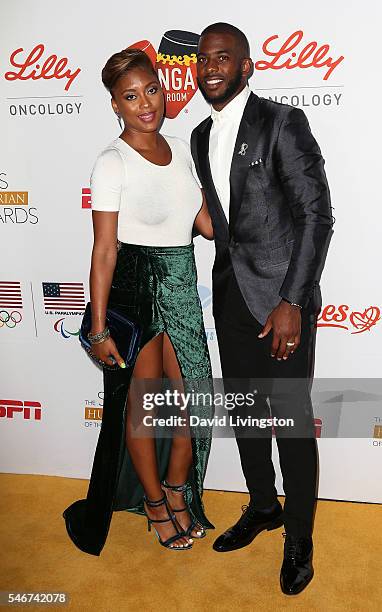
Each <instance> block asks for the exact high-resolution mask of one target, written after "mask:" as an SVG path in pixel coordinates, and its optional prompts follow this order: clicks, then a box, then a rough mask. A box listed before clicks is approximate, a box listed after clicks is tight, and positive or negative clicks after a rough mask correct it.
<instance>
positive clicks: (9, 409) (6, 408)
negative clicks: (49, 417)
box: [0, 400, 41, 421]
mask: <svg viewBox="0 0 382 612" xmlns="http://www.w3.org/2000/svg"><path fill="white" fill-rule="evenodd" d="M15 414H22V415H23V416H22V417H17V418H23V419H26V420H30V419H31V418H32V419H34V420H35V421H41V404H40V402H29V401H25V402H21V401H19V400H0V418H6V419H13V418H14V415H15Z"/></svg>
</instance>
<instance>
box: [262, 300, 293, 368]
mask: <svg viewBox="0 0 382 612" xmlns="http://www.w3.org/2000/svg"><path fill="white" fill-rule="evenodd" d="M271 329H273V340H272V348H271V357H277V359H278V360H279V361H280V360H281V359H288V357H289V355H290V354H291V353H294V351H295V350H296V349H297V347H298V345H299V344H300V336H301V312H300V308H299V307H298V306H292V304H289V303H288V302H286V301H285V300H281V302H280V304H279V305H278V306H276V308H274V309H273V310H272V312H271V313H270V315H269V316H268V318H267V321H266V323H265V325H264V327H263V329H262V331H261V333H260V334H259V335H258V338H264V337H265V336H266V335H267V334H269V332H270V331H271ZM292 342H293V343H294V344H293V345H292V344H290V343H292ZM287 343H288V345H289V346H287Z"/></svg>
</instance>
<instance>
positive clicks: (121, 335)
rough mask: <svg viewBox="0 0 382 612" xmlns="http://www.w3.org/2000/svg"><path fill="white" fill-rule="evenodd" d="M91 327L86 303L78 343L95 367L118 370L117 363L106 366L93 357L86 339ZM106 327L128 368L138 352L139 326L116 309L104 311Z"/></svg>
mask: <svg viewBox="0 0 382 612" xmlns="http://www.w3.org/2000/svg"><path fill="white" fill-rule="evenodd" d="M91 325H92V315H91V303H90V302H88V303H87V304H86V308H85V312H84V316H83V319H82V324H81V328H80V333H79V341H80V342H81V345H82V346H83V348H84V349H85V350H86V352H87V353H88V354H89V356H90V357H91V358H92V360H93V361H94V362H95V363H96V364H97V365H99V366H101V367H102V368H104V369H105V370H120V367H119V365H118V363H117V362H115V363H114V364H113V365H107V364H106V363H104V362H103V361H101V360H100V359H97V357H95V355H93V354H92V353H91V350H92V345H91V344H90V341H89V338H88V333H89V332H90V329H91ZM106 325H107V327H108V328H109V330H110V336H111V338H112V339H113V340H114V342H115V344H116V347H117V350H118V352H119V354H120V355H121V357H122V359H123V360H124V362H125V363H126V367H129V366H130V365H131V364H132V363H133V362H134V360H135V358H136V355H137V352H138V347H139V340H140V337H141V329H140V327H139V325H138V324H137V323H136V322H134V321H131V320H130V319H128V318H127V317H126V316H125V315H124V314H122V313H121V312H119V311H118V310H117V309H116V308H107V309H106ZM112 359H113V358H112ZM113 360H114V359H113Z"/></svg>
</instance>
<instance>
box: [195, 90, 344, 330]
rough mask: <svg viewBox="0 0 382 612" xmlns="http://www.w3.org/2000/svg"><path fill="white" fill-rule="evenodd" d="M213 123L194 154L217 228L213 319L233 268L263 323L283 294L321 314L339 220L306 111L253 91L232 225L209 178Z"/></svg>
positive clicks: (242, 131) (234, 170)
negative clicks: (325, 270) (324, 272)
mask: <svg viewBox="0 0 382 612" xmlns="http://www.w3.org/2000/svg"><path fill="white" fill-rule="evenodd" d="M211 125H212V119H211V117H208V118H207V119H205V120H204V121H202V123H200V124H199V125H198V126H197V127H196V128H195V129H194V130H193V132H192V135H191V152H192V156H193V159H194V162H195V166H196V171H197V173H198V176H199V179H200V182H201V183H202V186H203V189H204V190H205V194H206V199H207V204H208V209H209V212H210V215H211V218H212V223H213V229H214V238H215V247H216V257H215V262H214V265H213V269H212V289H213V314H214V316H215V317H216V316H217V315H218V314H219V313H220V312H221V311H222V310H223V308H224V306H225V298H226V295H227V289H228V284H229V282H230V277H231V274H232V272H234V274H235V276H236V279H237V282H238V284H239V287H240V290H241V292H242V295H243V297H244V299H245V301H246V303H247V306H248V308H249V310H250V311H251V313H252V314H253V316H254V317H255V318H256V319H257V320H258V321H259V322H260V323H261V324H262V325H264V324H265V321H266V319H267V317H268V315H269V313H270V312H271V310H272V309H273V308H275V307H276V306H277V304H278V303H279V302H280V299H281V298H285V299H286V300H288V301H289V302H294V303H297V304H300V305H301V306H303V307H304V308H306V309H308V310H309V311H311V312H315V313H318V312H319V310H320V308H321V305H322V300H321V290H320V285H319V281H320V277H321V273H322V269H323V266H324V262H325V258H326V252H327V249H328V246H329V241H330V239H331V236H332V233H333V229H332V226H333V222H334V220H333V216H332V207H331V204H330V192H329V187H328V183H327V180H326V175H325V171H324V160H323V158H322V155H321V151H320V148H319V146H318V144H317V142H316V140H315V139H314V137H313V135H312V133H311V131H310V127H309V123H308V120H307V118H306V116H305V113H304V112H303V111H302V110H300V109H297V108H294V107H292V106H289V105H286V104H279V103H277V102H272V101H270V100H267V99H265V98H260V97H258V96H257V95H255V94H254V93H251V94H250V96H249V98H248V101H247V104H246V106H245V109H244V113H243V117H242V120H241V123H240V126H239V131H238V135H237V140H236V144H235V148H234V153H233V157H232V165H231V173H230V185H231V195H230V206H229V224H228V223H227V220H226V217H225V215H224V212H223V208H222V205H221V203H220V201H219V198H218V195H217V193H216V189H215V186H214V183H213V180H212V176H211V170H210V164H209V157H208V150H209V136H210V129H211ZM227 306H228V308H229V304H227Z"/></svg>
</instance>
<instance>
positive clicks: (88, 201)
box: [82, 187, 92, 208]
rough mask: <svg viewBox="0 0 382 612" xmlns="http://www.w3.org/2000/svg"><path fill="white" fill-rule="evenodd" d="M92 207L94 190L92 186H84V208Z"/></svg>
mask: <svg viewBox="0 0 382 612" xmlns="http://www.w3.org/2000/svg"><path fill="white" fill-rule="evenodd" d="M91 207H92V192H91V190H90V187H82V208H91Z"/></svg>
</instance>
